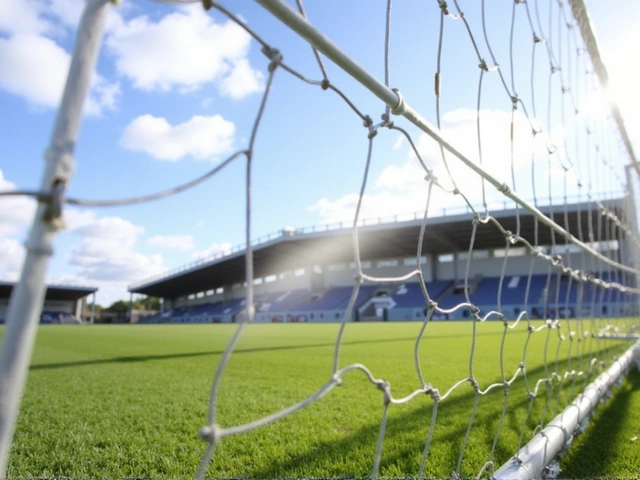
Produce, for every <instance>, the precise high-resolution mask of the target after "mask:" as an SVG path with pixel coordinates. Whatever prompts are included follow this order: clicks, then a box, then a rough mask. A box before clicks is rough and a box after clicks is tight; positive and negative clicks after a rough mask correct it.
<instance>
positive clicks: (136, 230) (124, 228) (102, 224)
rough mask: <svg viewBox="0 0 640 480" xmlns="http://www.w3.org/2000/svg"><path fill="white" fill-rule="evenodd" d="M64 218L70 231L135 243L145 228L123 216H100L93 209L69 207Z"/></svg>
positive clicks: (85, 235) (125, 242)
mask: <svg viewBox="0 0 640 480" xmlns="http://www.w3.org/2000/svg"><path fill="white" fill-rule="evenodd" d="M64 220H65V222H66V224H67V229H68V231H69V232H71V233H73V234H76V235H80V236H82V237H87V238H95V239H108V240H113V241H117V242H120V243H122V244H125V245H133V243H135V241H136V239H137V237H138V236H139V235H141V234H142V233H144V228H142V227H139V226H137V225H134V224H133V223H131V222H130V221H129V220H125V219H124V218H122V217H98V216H97V215H96V214H95V213H94V212H93V211H91V210H76V209H67V210H66V211H65V214H64Z"/></svg>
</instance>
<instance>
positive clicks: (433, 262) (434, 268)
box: [428, 253, 439, 282]
mask: <svg viewBox="0 0 640 480" xmlns="http://www.w3.org/2000/svg"><path fill="white" fill-rule="evenodd" d="M428 259H429V265H430V266H431V281H432V282H435V281H436V280H439V275H438V255H436V254H435V253H432V254H431V255H429V257H428Z"/></svg>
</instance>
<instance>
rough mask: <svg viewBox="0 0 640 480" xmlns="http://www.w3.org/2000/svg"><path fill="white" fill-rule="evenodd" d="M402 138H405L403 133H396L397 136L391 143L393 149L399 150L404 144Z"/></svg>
mask: <svg viewBox="0 0 640 480" xmlns="http://www.w3.org/2000/svg"><path fill="white" fill-rule="evenodd" d="M404 140H405V138H404V135H398V138H396V141H395V142H394V144H393V149H394V150H400V149H401V148H402V146H403V145H404Z"/></svg>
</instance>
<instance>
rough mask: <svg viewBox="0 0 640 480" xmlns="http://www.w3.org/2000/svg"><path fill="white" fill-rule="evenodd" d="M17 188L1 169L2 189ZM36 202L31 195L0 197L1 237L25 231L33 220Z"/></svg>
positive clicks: (0, 180) (0, 185)
mask: <svg viewBox="0 0 640 480" xmlns="http://www.w3.org/2000/svg"><path fill="white" fill-rule="evenodd" d="M9 190H16V185H15V184H13V183H11V182H10V181H8V180H6V179H5V178H4V175H3V173H2V170H0V191H3V192H5V191H9ZM35 212H36V202H35V201H34V200H33V199H32V198H30V197H24V196H3V197H0V237H2V236H6V235H15V234H19V233H24V230H25V228H26V227H27V225H29V224H31V222H32V221H33V216H34V215H35Z"/></svg>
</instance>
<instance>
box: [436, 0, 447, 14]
mask: <svg viewBox="0 0 640 480" xmlns="http://www.w3.org/2000/svg"><path fill="white" fill-rule="evenodd" d="M438 3H439V4H440V10H442V14H443V15H449V5H447V2H445V1H444V0H441V1H439V2H438Z"/></svg>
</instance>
